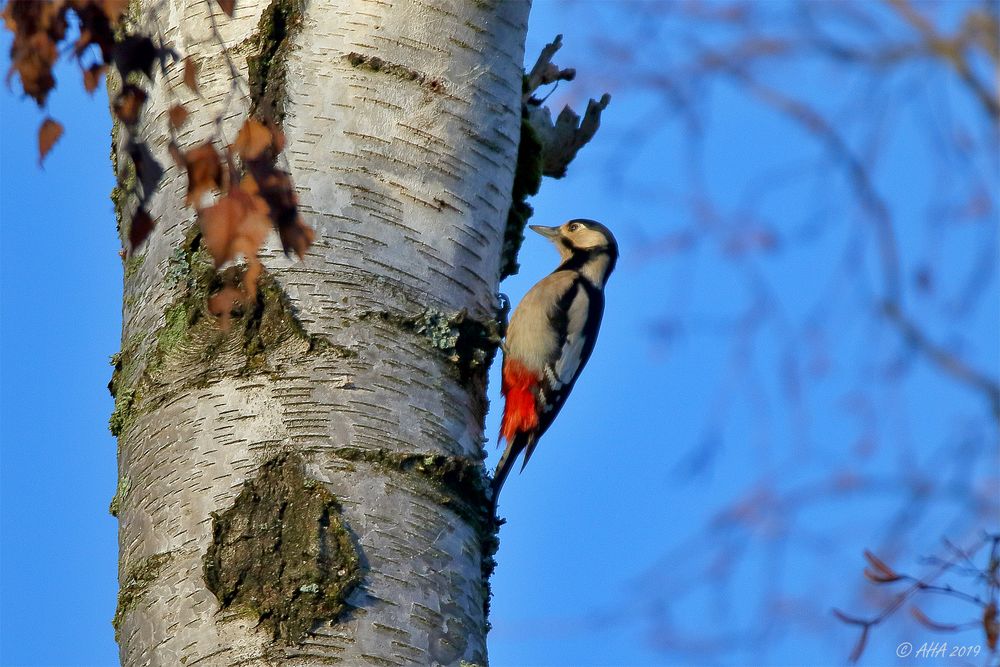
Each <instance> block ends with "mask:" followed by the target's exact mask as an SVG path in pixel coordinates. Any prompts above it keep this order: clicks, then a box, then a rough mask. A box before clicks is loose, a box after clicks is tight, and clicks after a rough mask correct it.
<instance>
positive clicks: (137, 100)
mask: <svg viewBox="0 0 1000 667" xmlns="http://www.w3.org/2000/svg"><path fill="white" fill-rule="evenodd" d="M145 101H146V92H145V91H144V90H143V89H142V88H139V87H138V86H136V85H134V84H131V83H129V84H125V87H123V88H122V90H121V92H120V93H118V95H117V96H116V97H115V101H114V103H113V104H112V107H113V108H114V111H115V115H116V116H118V120H120V121H121V122H123V123H125V124H126V125H135V124H136V122H138V120H139V113H140V112H141V111H142V105H143V104H144V103H145Z"/></svg>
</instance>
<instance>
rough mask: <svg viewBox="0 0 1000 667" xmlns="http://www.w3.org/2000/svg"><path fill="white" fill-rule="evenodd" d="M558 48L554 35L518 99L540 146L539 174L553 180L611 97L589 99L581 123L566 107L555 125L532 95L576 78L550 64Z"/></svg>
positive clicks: (587, 138) (560, 174) (559, 38)
mask: <svg viewBox="0 0 1000 667" xmlns="http://www.w3.org/2000/svg"><path fill="white" fill-rule="evenodd" d="M561 47H562V35H556V38H555V39H554V40H552V42H550V43H549V44H546V45H545V47H544V48H543V49H542V52H541V54H539V56H538V60H537V61H536V62H535V66H534V67H532V68H531V72H529V73H528V74H527V75H525V78H524V90H523V91H522V96H521V102H522V105H523V112H524V116H525V118H526V119H527V121H528V123H529V124H530V125H531V128H532V130H534V132H535V135H536V137H537V139H538V141H539V143H541V148H542V151H541V152H542V174H544V175H545V176H551V177H552V178H562V177H563V176H565V175H566V168H567V167H568V166H569V163H570V162H572V161H573V158H574V157H576V154H577V153H578V152H579V150H580V149H581V148H583V147H584V146H585V145H586V144H587V142H589V141H590V140H591V139H592V138H593V137H594V134H595V133H596V132H597V128H599V127H600V126H601V112H602V111H604V109H606V108H607V106H608V103H609V102H611V95H609V94H607V93H605V94H604V95H602V96H601V99H600V100H594V99H592V100H590V102H589V103H588V104H587V110H586V112H584V114H583V119H582V121H581V119H580V116H579V115H578V114H577V113H576V112H575V111H573V110H572V109H571V108H570V107H569V106H568V105H567V106H566V107H564V108H563V110H562V111H560V112H559V115H558V116H557V117H556V120H555V122H554V123H553V122H552V111H551V110H550V109H549V108H548V107H546V106H544V105H543V104H544V100H540V99H538V98H536V97H534V93H535V91H536V90H537V89H538V88H539V87H540V86H544V85H546V84H550V83H555V82H557V81H572V80H573V79H574V78H575V77H576V70H575V69H572V68H566V69H562V68H560V67H559V66H558V65H555V64H554V63H553V62H552V57H553V56H554V55H555V54H556V52H557V51H558V50H559V49H560V48H561Z"/></svg>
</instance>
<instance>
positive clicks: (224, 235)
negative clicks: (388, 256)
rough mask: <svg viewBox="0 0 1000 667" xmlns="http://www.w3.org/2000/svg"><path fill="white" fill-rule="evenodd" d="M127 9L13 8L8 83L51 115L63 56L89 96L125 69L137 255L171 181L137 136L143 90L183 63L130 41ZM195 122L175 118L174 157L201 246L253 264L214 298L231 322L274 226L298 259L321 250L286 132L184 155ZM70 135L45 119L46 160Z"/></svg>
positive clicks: (66, 2)
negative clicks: (286, 164)
mask: <svg viewBox="0 0 1000 667" xmlns="http://www.w3.org/2000/svg"><path fill="white" fill-rule="evenodd" d="M216 4H217V5H218V7H219V8H220V9H221V10H222V11H223V12H224V13H225V14H227V15H228V16H230V17H231V16H232V15H233V12H234V11H235V0H216ZM127 6H128V0H48V1H39V0H9V2H8V3H7V5H6V6H5V8H4V10H3V13H2V17H3V20H4V25H5V26H6V28H7V29H8V30H9V31H10V32H11V33H12V34H13V35H14V40H13V43H12V45H11V51H10V56H11V68H10V71H9V72H8V75H7V79H8V83H9V82H10V79H11V77H12V76H13V75H14V74H15V73H16V74H17V75H18V78H19V79H20V81H21V86H22V89H23V91H24V93H25V94H26V95H28V96H30V97H31V98H33V99H34V100H35V102H36V103H37V104H38V106H39V107H42V108H44V107H45V105H46V103H47V101H48V95H49V93H50V92H51V91H52V89H53V88H55V85H56V80H55V75H54V74H53V67H54V65H55V63H56V60H57V58H58V57H59V54H60V52H67V53H71V54H72V56H73V57H75V58H76V60H77V62H78V63H79V65H80V71H81V77H82V80H83V85H84V88H85V89H86V90H87V92H90V93H92V92H94V91H95V90H96V89H97V87H98V86H99V85H100V82H101V78H102V76H103V75H104V74H105V73H106V72H107V71H108V69H109V67H114V69H115V70H116V71H117V74H118V76H119V78H120V80H121V82H122V86H121V89H120V90H119V91H118V93H117V94H116V95H115V98H114V99H113V100H112V101H111V108H112V110H113V112H114V114H115V116H116V117H117V118H118V120H119V121H121V123H122V124H123V126H124V132H123V148H124V153H125V154H126V155H127V156H128V158H129V159H130V162H131V164H130V165H128V166H130V167H131V168H132V169H133V170H134V176H135V178H134V179H132V178H130V177H129V176H130V175H129V174H128V170H127V168H125V169H120V170H119V174H118V180H119V187H120V188H122V189H123V190H124V191H125V192H126V193H127V194H128V195H130V196H133V197H134V201H136V202H137V204H136V206H135V210H134V213H133V214H132V217H131V221H130V224H129V226H128V241H129V248H128V250H129V252H132V251H134V250H135V249H136V248H137V247H139V246H140V245H142V244H143V243H144V242H145V240H146V239H147V238H148V236H149V234H150V232H152V230H153V229H154V227H155V224H156V221H155V219H154V218H153V217H152V216H151V215H150V213H149V212H148V210H147V204H148V201H149V199H150V198H151V197H152V195H153V193H154V192H155V191H156V189H157V187H158V186H159V182H160V179H161V177H162V176H163V173H164V171H163V167H162V166H161V165H160V163H159V162H158V161H157V160H156V159H155V158H154V157H153V155H152V153H151V151H150V150H149V147H148V146H147V144H146V143H145V141H143V140H141V139H140V138H138V137H137V135H136V125H137V123H138V122H139V119H140V115H141V113H142V108H143V105H144V104H145V102H146V100H147V93H146V91H145V90H144V89H143V87H142V85H141V82H142V80H143V78H145V79H146V80H148V81H152V80H153V78H154V75H155V72H156V70H157V69H158V68H159V69H160V70H163V71H165V69H166V67H167V64H168V61H178V60H179V56H178V54H176V53H175V52H174V51H173V50H172V49H170V48H169V47H167V46H165V45H164V44H163V43H158V42H157V41H154V40H153V39H152V38H151V37H149V36H148V35H144V34H123V32H124V31H123V26H122V22H123V19H124V14H125V11H126V9H127ZM71 12H72V13H73V14H75V15H76V17H77V19H78V22H79V25H80V35H79V38H78V39H76V41H75V42H74V43H73V44H72V45H69V44H63V42H64V41H65V40H66V33H67V28H68V23H69V18H70V13H71ZM217 37H218V35H217ZM220 39H221V38H220ZM183 68H184V69H183V82H184V85H185V86H187V88H189V89H190V90H191V91H192V92H195V93H199V90H198V67H197V63H196V62H195V61H194V60H193V59H192V58H190V57H186V58H184V59H183ZM199 94H200V93H199ZM189 116H190V112H189V110H188V109H187V108H186V107H185V106H184V105H183V104H180V103H177V104H174V105H173V106H172V107H171V108H170V109H169V111H168V114H167V123H168V127H167V131H168V132H169V134H170V137H171V141H170V144H169V149H170V155H171V157H172V158H173V160H174V162H175V163H176V164H177V166H178V167H180V168H181V169H184V170H185V171H186V172H187V175H188V191H187V197H186V204H187V205H188V206H190V207H192V208H194V209H195V210H197V212H198V222H199V224H200V226H201V231H202V238H203V241H204V244H205V247H206V249H207V250H208V251H209V252H210V253H211V255H212V258H213V260H214V261H215V265H216V267H220V266H222V265H223V264H225V263H226V262H229V261H232V260H234V259H236V258H237V257H239V256H243V257H244V258H245V261H246V263H247V269H246V272H245V273H244V275H243V277H242V280H241V282H240V286H239V287H237V286H235V285H231V286H228V287H226V288H225V289H223V290H222V291H221V292H218V293H217V294H215V295H214V296H213V297H212V298H211V300H210V303H209V307H210V309H211V310H212V312H214V313H216V314H217V315H220V316H221V317H222V318H223V320H224V322H225V321H227V320H228V317H229V312H230V310H232V309H233V308H235V307H237V306H243V305H246V304H248V303H249V302H250V300H252V299H254V298H255V297H256V293H257V280H258V278H259V277H260V274H261V271H262V270H263V267H262V266H261V263H260V260H259V259H258V258H257V253H258V251H259V250H260V247H261V246H262V245H263V243H264V241H265V239H266V238H267V235H268V234H269V233H270V229H271V227H272V225H273V226H274V228H275V229H276V230H277V231H278V234H279V236H280V237H281V243H282V246H283V248H284V250H285V254H286V255H287V254H290V253H291V252H295V253H296V254H297V255H298V256H299V258H302V257H303V256H304V255H305V252H306V250H307V249H308V248H309V246H310V245H311V244H312V242H313V238H314V232H313V230H312V229H311V228H310V227H308V226H307V225H306V224H305V223H304V222H303V221H302V218H301V216H300V215H299V209H298V198H297V196H296V194H295V188H294V185H293V183H292V179H291V176H290V175H289V174H288V172H286V171H284V170H282V169H280V168H278V167H277V166H276V164H277V159H278V156H279V154H280V153H281V151H282V150H284V147H285V137H284V134H283V133H282V132H281V131H280V129H278V128H277V127H275V126H274V125H272V124H269V123H268V124H265V123H261V122H259V121H257V120H253V119H249V120H247V121H246V122H245V123H244V125H243V127H242V128H241V130H240V132H239V134H238V135H237V137H236V140H235V141H234V142H233V143H232V144H231V145H229V146H227V147H226V148H225V150H224V151H221V152H220V151H219V150H218V149H217V148H216V145H215V143H214V142H213V141H212V140H209V141H206V142H204V143H201V144H199V145H197V146H195V147H193V148H191V149H189V150H186V151H183V150H181V148H180V147H179V146H178V145H177V142H176V131H177V130H178V129H179V128H181V127H182V126H183V125H184V124H185V123H186V122H187V120H188V118H189ZM216 120H217V121H219V120H221V119H218V118H217V119H216ZM62 134H63V127H62V125H61V124H60V123H59V122H57V121H56V120H54V119H52V118H46V119H45V120H44V122H43V123H42V125H41V127H40V129H39V133H38V150H39V162H41V161H42V160H43V159H44V158H45V156H46V155H47V154H48V153H49V151H50V150H51V149H52V147H53V146H54V145H55V143H56V142H57V141H58V140H59V138H60V137H61V136H62ZM126 182H128V183H129V185H128V186H127V187H126V186H125V185H124V184H125V183H126Z"/></svg>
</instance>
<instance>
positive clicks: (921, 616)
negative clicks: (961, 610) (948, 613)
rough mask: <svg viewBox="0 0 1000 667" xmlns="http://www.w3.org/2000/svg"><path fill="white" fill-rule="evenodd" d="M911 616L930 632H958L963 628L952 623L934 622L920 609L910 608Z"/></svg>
mask: <svg viewBox="0 0 1000 667" xmlns="http://www.w3.org/2000/svg"><path fill="white" fill-rule="evenodd" d="M910 615H911V616H913V618H914V619H915V620H916V621H917V623H919V624H920V625H922V626H924V627H925V628H928V629H929V630H934V631H935V632H958V631H959V630H961V629H962V628H961V626H958V625H952V624H950V623H938V622H937V621H933V620H931V619H930V617H928V616H927V614H925V613H924V612H923V611H922V610H921V609H920V608H919V607H910Z"/></svg>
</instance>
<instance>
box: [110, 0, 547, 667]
mask: <svg viewBox="0 0 1000 667" xmlns="http://www.w3.org/2000/svg"><path fill="white" fill-rule="evenodd" d="M144 4H147V5H148V6H149V7H156V8H157V9H156V11H157V14H156V17H155V21H156V23H155V25H156V26H157V27H158V28H159V29H160V30H161V31H162V33H163V35H164V36H165V37H166V39H167V41H168V43H169V44H171V45H172V46H173V47H174V48H176V49H177V50H178V51H179V52H181V53H184V54H189V55H191V56H192V57H193V58H194V59H195V60H196V61H197V62H198V63H199V65H200V75H199V82H200V85H201V90H202V93H203V94H204V99H203V100H200V99H198V98H197V97H196V96H195V95H193V94H192V93H191V92H190V91H187V90H186V89H184V88H183V86H182V85H181V83H180V79H181V73H180V68H174V69H172V70H171V74H170V76H169V77H167V78H166V79H165V80H164V78H163V77H160V78H158V80H157V82H156V83H155V85H154V86H153V87H152V89H151V90H150V91H149V92H150V99H149V101H148V102H147V104H146V107H145V110H144V112H143V119H142V122H141V124H140V130H139V131H140V134H141V135H142V136H143V137H144V138H145V139H146V140H147V141H148V143H149V145H150V148H151V149H152V151H153V153H154V155H156V156H157V158H158V159H159V161H160V162H161V163H162V164H163V165H164V166H167V165H168V164H170V160H169V158H168V157H167V154H166V141H167V138H166V136H165V134H166V133H165V127H166V120H165V114H166V112H167V110H168V109H169V107H170V105H171V104H173V103H175V102H176V101H177V100H176V99H175V98H174V96H176V95H179V96H180V98H181V99H182V100H183V101H184V102H185V103H186V105H187V107H188V109H189V110H190V111H192V112H193V113H192V116H191V118H190V120H189V121H188V123H187V125H186V126H185V127H184V131H183V132H182V133H181V134H180V137H179V142H180V144H181V147H182V148H190V147H193V146H194V145H196V144H197V143H199V142H201V141H203V140H205V139H206V138H208V137H209V136H211V134H212V131H213V126H212V120H213V119H214V117H215V116H216V115H217V114H218V113H220V111H221V110H222V108H223V104H224V103H225V101H226V98H227V96H228V95H229V92H230V77H229V71H228V69H227V67H226V65H225V61H224V59H223V58H222V57H221V50H220V47H219V46H218V45H217V44H215V43H213V40H212V38H211V23H210V21H209V20H208V14H207V13H208V12H209V11H210V9H214V10H215V11H216V13H217V17H218V19H219V28H220V30H221V34H222V35H223V37H224V39H225V41H226V43H227V45H228V46H229V47H230V53H231V55H232V57H233V61H234V62H235V63H236V65H237V66H238V67H239V68H241V69H243V70H244V71H245V67H246V57H247V56H248V55H253V53H254V50H255V48H256V47H255V43H254V42H253V41H252V40H247V37H249V36H250V35H252V34H253V33H254V32H255V31H256V30H257V27H258V20H259V18H260V16H261V13H262V12H263V11H265V10H266V8H267V7H268V4H269V3H267V2H258V3H254V2H252V1H251V0H239V1H238V2H237V12H236V15H235V17H234V18H233V19H225V18H224V17H223V16H222V15H221V14H220V13H218V10H217V9H215V8H214V3H213V4H212V5H211V6H210V5H209V3H208V2H205V1H203V0H197V1H190V0H165V1H164V2H158V3H146V2H144ZM528 10H529V1H528V0H508V1H504V0H490V1H479V0H477V1H473V0H336V1H333V0H329V1H327V0H312V1H311V2H308V3H306V4H305V10H304V13H303V16H302V24H301V28H300V29H299V30H298V31H297V33H295V35H294V38H293V40H292V42H293V43H292V45H291V48H290V49H288V50H287V51H286V52H284V53H282V54H281V56H280V57H282V58H283V59H284V66H285V67H286V73H287V76H286V82H285V90H284V93H283V99H284V109H285V113H286V115H285V119H284V130H285V132H286V134H287V138H288V149H287V150H286V151H285V155H286V156H287V165H285V167H286V168H287V169H289V171H290V172H291V174H292V177H293V179H294V181H295V183H296V186H297V190H298V193H299V197H300V203H301V209H302V212H303V216H304V218H305V220H306V222H307V223H308V224H310V225H312V226H313V227H314V228H315V230H316V233H317V238H316V243H315V244H314V245H313V247H312V249H311V250H310V251H309V253H308V256H307V257H306V259H305V261H303V262H298V261H294V260H288V259H286V258H285V257H284V256H283V255H282V254H281V252H280V245H279V243H278V241H277V238H276V236H273V235H272V236H273V238H272V239H271V241H270V242H269V245H268V247H267V248H266V249H265V251H264V252H263V253H262V256H263V259H264V262H265V266H266V267H267V270H268V273H269V276H270V280H272V281H273V282H270V283H266V284H267V285H270V286H271V287H269V288H267V289H265V291H266V292H267V293H268V294H270V295H271V297H274V295H275V294H279V293H281V292H283V293H284V295H286V297H287V299H285V300H282V299H281V298H278V299H277V300H274V299H272V301H270V302H268V303H269V305H268V306H267V308H268V309H270V310H269V311H267V312H265V313H264V316H263V317H264V319H265V320H267V318H269V317H272V316H273V317H274V318H277V320H276V321H278V324H276V325H275V324H274V323H273V322H271V323H270V324H268V322H267V321H265V322H264V323H263V324H261V325H260V326H262V327H263V326H265V325H267V326H272V325H273V326H275V327H277V330H278V333H277V334H274V333H273V332H272V333H270V334H268V336H261V337H260V338H261V340H260V341H257V342H256V343H253V341H251V344H250V347H253V345H256V347H254V348H253V350H254V351H253V353H252V354H251V353H250V352H248V351H247V350H248V343H247V341H248V339H249V338H252V334H253V332H250V333H247V332H246V331H241V329H240V327H241V326H242V325H241V323H240V322H239V321H238V322H236V323H235V324H234V331H233V332H231V333H230V334H228V335H223V334H221V333H218V332H217V331H215V330H214V329H213V328H212V326H211V323H210V322H208V321H207V319H206V318H205V313H204V312H202V306H201V305H200V304H201V301H200V300H198V299H199V295H197V294H194V295H192V292H191V289H190V285H191V284H192V282H191V281H192V277H191V276H192V273H193V270H194V269H193V266H194V262H195V260H194V259H192V256H191V253H190V252H189V251H190V247H189V244H190V243H191V241H192V238H194V232H193V231H192V230H193V229H194V227H195V225H196V222H195V215H194V212H193V211H191V210H190V209H187V208H183V199H184V189H185V187H186V176H185V175H184V174H183V173H181V172H179V171H178V170H177V169H176V168H175V167H173V166H172V165H171V166H169V168H168V169H167V171H166V174H165V177H164V180H163V182H162V184H161V188H160V191H159V192H158V194H157V195H156V196H155V197H154V199H153V202H152V205H151V212H152V214H153V216H154V217H155V218H157V219H158V226H157V228H156V229H155V231H154V232H153V234H152V235H151V237H150V239H149V242H148V244H147V247H146V249H145V250H144V251H142V253H141V254H139V255H137V256H136V257H134V258H132V259H130V260H128V261H127V262H126V276H125V305H124V322H125V325H124V331H123V343H122V355H121V361H120V368H119V371H118V373H117V374H116V379H115V389H116V392H117V402H118V404H119V406H120V408H119V411H118V413H116V416H117V417H118V418H119V428H120V439H119V468H120V484H119V493H118V494H117V495H116V500H115V502H116V507H117V513H118V516H119V518H120V522H121V524H120V545H121V556H120V579H121V583H122V594H121V596H120V605H119V614H118V615H117V617H116V621H117V623H118V630H119V636H120V638H119V641H120V646H121V659H122V662H123V664H125V665H130V666H131V665H171V666H173V665H186V666H187V667H190V666H192V665H237V664H239V665H265V664H267V665H270V664H281V665H306V664H331V663H333V662H336V663H338V664H344V665H364V664H374V665H407V664H458V663H459V662H461V661H468V662H472V663H479V664H485V662H486V645H485V637H486V618H485V613H484V602H485V596H486V595H487V591H486V587H485V585H484V582H483V580H482V575H481V560H482V552H483V545H482V543H481V542H482V538H483V531H482V530H481V529H477V526H476V522H475V521H470V520H469V518H468V515H469V512H464V513H463V512H462V511H460V510H461V508H460V507H459V506H460V505H461V503H457V504H456V501H455V499H454V498H451V497H449V493H448V492H447V490H446V489H445V490H442V489H441V488H439V487H437V486H435V484H433V483H432V482H429V481H428V479H427V476H426V475H423V474H421V471H420V470H417V469H409V468H413V466H410V467H409V468H408V469H406V470H402V469H397V468H393V467H392V466H391V465H385V464H382V463H380V462H379V460H378V458H379V457H380V456H384V455H386V454H392V453H400V454H413V453H415V454H420V455H435V454H436V455H443V456H444V457H447V458H448V460H450V461H461V462H468V463H469V464H470V465H478V463H479V461H480V459H481V456H482V454H481V451H482V436H483V418H484V413H485V410H486V402H485V396H484V394H483V386H482V382H481V380H480V379H473V380H472V381H463V380H462V379H461V378H460V377H459V374H458V372H457V368H456V364H455V363H454V362H453V361H452V360H450V359H449V358H448V355H449V354H450V353H451V350H450V348H449V345H452V344H453V343H454V333H455V330H454V329H453V328H451V329H449V327H448V326H447V324H442V322H447V321H448V318H454V317H455V316H457V315H458V314H459V313H460V312H461V311H462V310H463V309H464V310H466V311H467V313H468V317H469V318H470V319H472V320H476V321H478V322H482V323H487V324H488V323H489V322H490V321H491V320H493V319H495V317H496V309H497V303H496V302H497V297H496V290H497V286H498V271H499V265H500V252H501V245H502V239H503V232H504V225H505V223H506V215H507V209H508V206H509V204H510V192H511V183H512V177H513V171H514V168H515V162H516V155H517V144H518V137H519V127H520V107H521V101H520V96H521V75H522V70H521V65H522V59H523V47H524V36H525V32H526V23H527V15H528ZM352 54H353V55H352ZM372 58H378V59H379V60H378V61H373V60H371V59H372ZM245 111H246V101H245V100H242V101H239V100H238V103H237V104H233V105H231V106H230V108H229V109H228V110H227V112H226V121H225V123H224V131H225V134H226V138H227V140H229V141H231V140H232V139H233V137H234V136H235V131H236V128H237V127H238V124H239V123H240V122H241V120H242V118H243V117H244V115H245ZM126 208H127V205H126ZM186 244H187V245H186ZM185 248H186V249H187V250H185ZM268 290H270V291H268ZM271 297H269V298H271ZM185 299H187V301H185ZM282 304H284V307H283V306H282ZM285 311H287V312H288V313H291V314H294V316H295V317H296V318H297V320H298V322H299V323H301V327H302V329H303V330H304V331H296V330H295V327H294V326H291V325H289V324H288V319H287V315H286V314H285ZM275 313H276V314H275ZM281 318H285V319H283V320H282V319H281ZM421 318H423V319H421ZM422 325H426V326H422ZM261 341H263V342H261ZM445 348H449V349H445ZM478 377H479V376H477V378H478ZM287 451H290V452H292V453H294V454H295V455H296V456H300V457H301V458H302V460H304V461H305V464H306V465H305V470H306V475H307V477H310V478H313V479H315V480H318V481H319V482H320V483H321V484H322V485H323V487H324V488H325V489H327V490H328V491H330V492H331V493H332V494H333V495H334V496H335V497H336V498H337V499H338V500H339V502H340V504H341V506H342V511H343V516H342V519H343V522H344V525H345V526H346V528H347V530H348V531H349V533H350V535H351V538H352V540H353V541H354V544H355V545H356V547H357V549H358V552H359V554H360V559H361V564H362V571H363V576H362V580H361V583H360V584H359V586H358V587H357V588H355V589H354V590H353V592H352V593H351V594H350V596H349V597H348V599H347V602H348V604H349V605H350V608H349V610H348V611H347V612H346V613H344V614H341V615H340V616H339V617H338V618H335V619H325V620H324V621H323V622H321V623H318V624H316V625H315V626H313V629H312V631H311V632H309V633H308V634H307V635H306V637H305V638H304V640H303V641H295V642H293V643H291V644H286V643H284V642H282V641H281V640H280V639H279V640H275V639H274V637H273V635H272V634H271V633H270V632H268V631H266V629H265V628H264V627H263V626H258V619H257V618H256V617H255V616H254V614H252V613H246V611H245V610H242V611H241V610H239V609H235V608H229V609H223V608H222V607H220V602H219V600H218V599H217V598H216V597H215V595H213V593H212V592H211V591H210V590H209V589H208V588H207V587H206V583H205V577H204V561H203V559H204V557H205V554H206V551H207V549H208V548H209V546H210V544H211V543H212V540H213V534H212V531H213V519H212V513H213V512H214V513H223V512H225V511H226V510H227V509H229V508H231V507H232V506H233V505H234V503H235V502H236V500H237V497H238V496H239V494H240V492H241V490H242V489H243V488H244V485H245V484H246V483H247V482H248V481H249V480H253V479H254V478H255V477H256V476H257V474H258V472H259V470H260V467H261V466H262V464H264V463H265V462H267V461H269V460H272V459H273V458H274V457H275V456H277V455H278V454H279V453H281V452H287ZM428 465H431V463H430V459H428ZM416 468H420V466H419V465H417V466H416ZM444 501H447V502H444ZM456 507H458V509H456Z"/></svg>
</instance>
